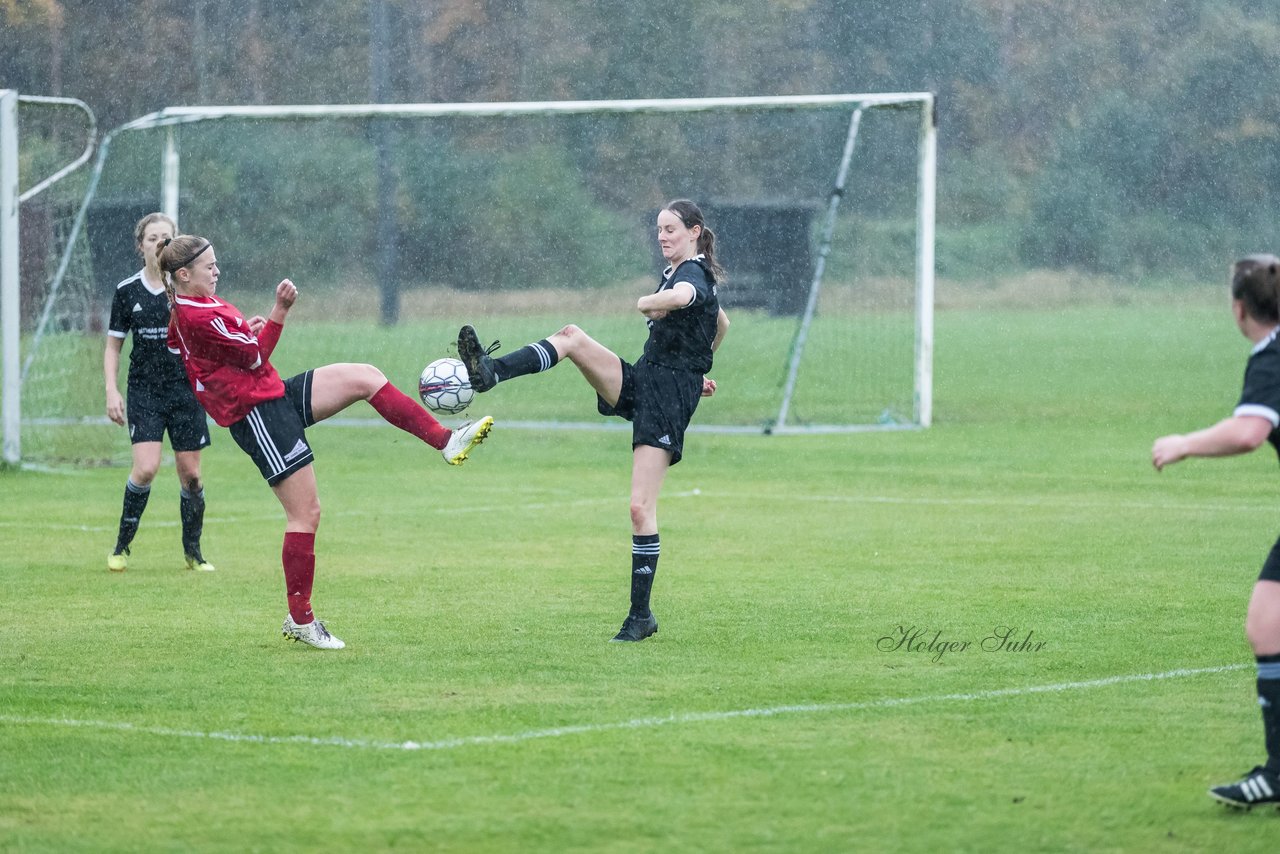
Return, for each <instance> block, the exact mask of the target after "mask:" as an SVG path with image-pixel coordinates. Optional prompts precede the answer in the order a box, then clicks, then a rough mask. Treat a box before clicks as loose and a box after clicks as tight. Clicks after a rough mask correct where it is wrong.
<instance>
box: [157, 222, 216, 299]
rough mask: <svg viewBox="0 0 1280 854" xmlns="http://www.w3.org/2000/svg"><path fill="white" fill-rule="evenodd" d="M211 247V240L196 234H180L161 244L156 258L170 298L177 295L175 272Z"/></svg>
mask: <svg viewBox="0 0 1280 854" xmlns="http://www.w3.org/2000/svg"><path fill="white" fill-rule="evenodd" d="M208 248H209V241H207V240H205V239H204V238H203V237H196V236H195V235H194V234H179V235H178V236H177V237H175V238H173V239H172V240H166V241H164V242H163V243H161V244H160V250H159V251H158V252H156V260H157V261H158V262H159V264H160V278H161V279H163V280H164V289H165V290H166V291H168V292H169V300H170V301H172V300H173V298H174V296H175V295H176V293H177V292H176V291H175V289H174V284H173V274H174V273H175V272H177V271H178V270H181V269H182V268H183V267H186V266H188V265H190V264H191V262H192V261H194V260H196V257H197V256H198V255H200V254H201V253H202V252H204V250H205V249H208Z"/></svg>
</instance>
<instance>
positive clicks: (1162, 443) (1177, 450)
mask: <svg viewBox="0 0 1280 854" xmlns="http://www.w3.org/2000/svg"><path fill="white" fill-rule="evenodd" d="M1186 458H1187V437H1186V436H1182V435H1180V434H1177V433H1175V434H1173V435H1171V436H1161V437H1160V438H1159V439H1156V443H1155V444H1154V445H1152V446H1151V465H1153V466H1155V467H1156V471H1162V470H1163V469H1164V467H1165V466H1169V465H1173V464H1174V463H1176V462H1180V461H1182V460H1185V459H1186Z"/></svg>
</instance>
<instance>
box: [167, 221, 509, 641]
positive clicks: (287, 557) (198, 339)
mask: <svg viewBox="0 0 1280 854" xmlns="http://www.w3.org/2000/svg"><path fill="white" fill-rule="evenodd" d="M159 264H160V269H161V270H162V271H163V272H164V273H165V276H166V284H167V285H168V287H170V288H171V292H170V293H171V296H172V298H173V317H172V321H171V323H170V325H169V347H170V348H171V349H172V350H173V351H174V352H176V353H179V354H180V355H181V356H182V360H183V363H184V364H185V366H186V369H187V376H188V378H189V379H190V381H191V385H192V387H194V388H195V391H196V396H197V397H198V398H199V399H200V402H201V403H202V404H204V408H205V409H206V410H208V412H209V415H210V416H211V417H212V418H213V420H214V421H216V422H217V423H218V424H220V425H221V426H223V427H227V428H229V429H230V430H231V436H232V438H234V439H235V440H236V444H238V445H239V446H240V447H241V449H243V450H244V452H245V453H246V454H248V455H249V457H250V458H251V459H252V460H253V461H254V463H256V464H257V466H258V470H259V471H261V472H262V476H263V477H264V478H266V481H267V483H268V484H270V486H271V489H272V490H273V491H274V492H275V494H276V498H278V499H279V500H280V504H281V505H282V506H283V507H284V513H285V520H286V522H285V534H284V548H283V550H282V553H281V561H282V563H283V565H284V578H285V589H286V594H287V597H288V604H289V615H288V616H287V617H285V620H284V627H283V629H282V631H283V633H284V636H285V637H286V638H292V639H294V640H299V641H302V642H304V643H307V644H310V645H311V646H314V647H318V648H320V649H342V648H343V647H344V646H345V644H344V643H343V642H342V641H341V640H339V639H338V638H336V637H334V636H333V635H332V634H330V633H329V631H328V629H326V628H325V626H324V624H323V623H322V622H320V621H319V620H317V619H315V615H314V614H313V613H312V611H311V585H312V580H313V578H314V576H315V562H316V559H315V538H316V528H317V527H318V526H319V524H320V497H319V494H318V492H317V489H316V475H315V470H314V468H313V466H312V462H313V460H314V456H313V454H312V452H311V446H310V445H309V444H308V443H307V437H306V433H305V429H306V428H307V427H310V426H311V425H312V424H315V423H316V422H319V421H323V420H324V419H326V418H328V417H330V416H331V415H335V414H337V413H339V412H341V411H342V410H344V409H346V408H347V407H348V406H350V405H351V404H353V403H355V402H356V401H357V400H367V401H369V403H370V405H372V406H373V408H374V409H375V410H377V412H378V414H379V415H381V416H382V417H383V418H384V419H386V420H387V421H388V422H389V423H390V424H392V425H394V426H396V427H399V428H400V429H401V430H404V431H405V432H407V433H411V434H413V435H414V436H417V437H418V438H419V439H421V440H422V441H424V442H426V443H427V444H428V445H430V446H431V447H433V448H436V449H438V450H439V451H440V452H441V454H442V455H443V456H444V459H445V462H447V463H449V464H450V465H455V466H456V465H461V464H462V463H463V462H464V461H466V459H467V455H468V454H469V453H470V452H471V450H472V449H473V448H474V447H475V446H476V445H478V444H480V443H481V442H482V441H484V438H485V436H487V435H488V434H489V430H490V429H491V428H492V427H493V419H492V418H490V417H488V416H486V417H484V418H481V419H480V420H479V421H476V422H474V423H471V424H465V425H463V426H462V427H460V428H458V429H457V430H452V431H451V430H449V429H448V428H446V427H444V426H442V425H441V424H440V422H438V421H436V419H435V418H433V417H431V415H430V414H429V413H428V412H427V411H426V410H425V409H423V408H422V407H421V406H420V405H419V404H418V403H417V402H415V401H414V400H413V399H412V398H410V397H408V396H407V395H405V394H404V393H403V392H401V391H400V390H399V389H397V388H396V387H395V386H394V385H392V384H391V383H390V382H388V381H387V378H386V376H385V375H384V374H383V373H382V371H380V370H378V369H377V368H375V367H374V366H373V365H359V364H350V363H344V364H336V365H325V366H324V367H321V368H315V369H313V370H309V371H305V372H303V373H301V374H298V375H297V376H294V377H290V378H289V379H288V380H284V381H282V380H281V379H280V375H279V374H277V373H276V369H275V368H273V367H272V366H271V362H270V361H269V359H270V358H271V353H272V351H273V350H274V349H275V346H276V343H277V342H278V341H279V340H280V333H281V332H282V331H283V329H284V321H285V317H286V316H287V315H288V313H289V309H291V308H292V307H293V304H294V301H295V300H296V299H297V298H298V289H297V288H296V287H294V284H293V282H291V281H289V280H288V279H285V280H283V281H282V282H280V284H279V285H277V286H276V293H275V305H274V306H273V307H272V309H271V312H270V314H269V316H268V317H266V318H264V317H261V316H254V317H251V318H249V319H248V320H246V319H245V318H244V316H243V315H242V314H241V313H240V312H239V310H238V309H236V307H235V306H233V305H231V303H229V302H227V301H226V300H223V299H220V298H219V297H217V296H216V291H217V287H218V276H219V271H218V259H217V257H216V256H215V254H214V250H213V246H212V245H211V244H210V243H209V241H208V240H205V239H204V238H203V237H194V236H192V235H188V234H184V235H179V236H178V237H175V238H174V239H173V240H172V241H165V243H164V244H163V245H162V248H161V249H160V252H159Z"/></svg>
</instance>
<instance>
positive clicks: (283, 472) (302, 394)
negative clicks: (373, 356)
mask: <svg viewBox="0 0 1280 854" xmlns="http://www.w3.org/2000/svg"><path fill="white" fill-rule="evenodd" d="M311 374H312V372H311V371H306V372H305V373H301V374H298V375H297V376H294V377H289V379H287V380H285V381H284V397H277V398H276V399H275V400H266V401H263V402H262V403H259V404H258V405H257V406H255V407H254V408H253V409H251V410H249V414H248V415H246V416H245V417H244V418H241V419H240V420H239V421H237V422H236V423H235V424H232V425H231V427H230V428H228V429H230V430H231V438H233V439H235V440H236V444H237V445H239V446H240V447H241V449H242V450H243V451H244V452H245V453H246V454H248V455H249V458H250V459H252V460H253V462H254V463H255V464H256V465H257V466H258V471H260V472H262V476H263V477H264V478H266V479H267V483H269V484H271V485H272V486H275V485H276V484H278V483H280V482H281V481H282V480H284V479H285V478H287V477H288V476H289V475H291V474H293V473H294V472H296V471H298V470H299V469H302V468H305V467H307V466H309V465H310V464H311V463H312V462H314V461H315V455H314V454H312V453H311V446H310V445H309V444H307V434H306V432H305V430H306V428H308V427H310V426H311V425H312V424H314V423H315V421H314V419H312V417H311Z"/></svg>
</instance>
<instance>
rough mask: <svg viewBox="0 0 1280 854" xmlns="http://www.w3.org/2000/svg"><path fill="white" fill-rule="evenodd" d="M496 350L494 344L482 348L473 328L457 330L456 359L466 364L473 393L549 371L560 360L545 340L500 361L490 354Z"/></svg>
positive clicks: (527, 345)
mask: <svg viewBox="0 0 1280 854" xmlns="http://www.w3.org/2000/svg"><path fill="white" fill-rule="evenodd" d="M552 337H555V336H552ZM497 349H498V342H497V341H494V342H493V343H492V344H490V345H489V346H488V347H481V346H480V336H478V335H476V330H475V328H474V327H472V326H464V327H462V328H461V329H460V330H458V358H460V359H461V360H462V364H464V365H466V368H467V375H468V376H469V377H470V379H471V387H472V388H473V389H475V390H476V391H488V390H489V389H491V388H493V387H494V386H495V385H497V384H498V383H500V382H505V381H506V380H512V379H515V378H516V377H522V376H524V375H526V374H537V373H541V372H542V371H549V370H551V369H552V368H554V367H555V366H556V363H557V362H559V361H560V354H559V353H558V352H557V351H556V347H555V345H554V344H552V343H551V341H550V340H549V339H547V338H543V339H542V340H541V341H535V342H534V343H532V344H526V345H525V346H523V347H521V348H520V349H519V350H516V351H514V352H511V353H508V354H507V355H505V356H503V357H502V358H500V359H495V358H493V357H492V355H491V354H492V353H493V351H494V350H497Z"/></svg>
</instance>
